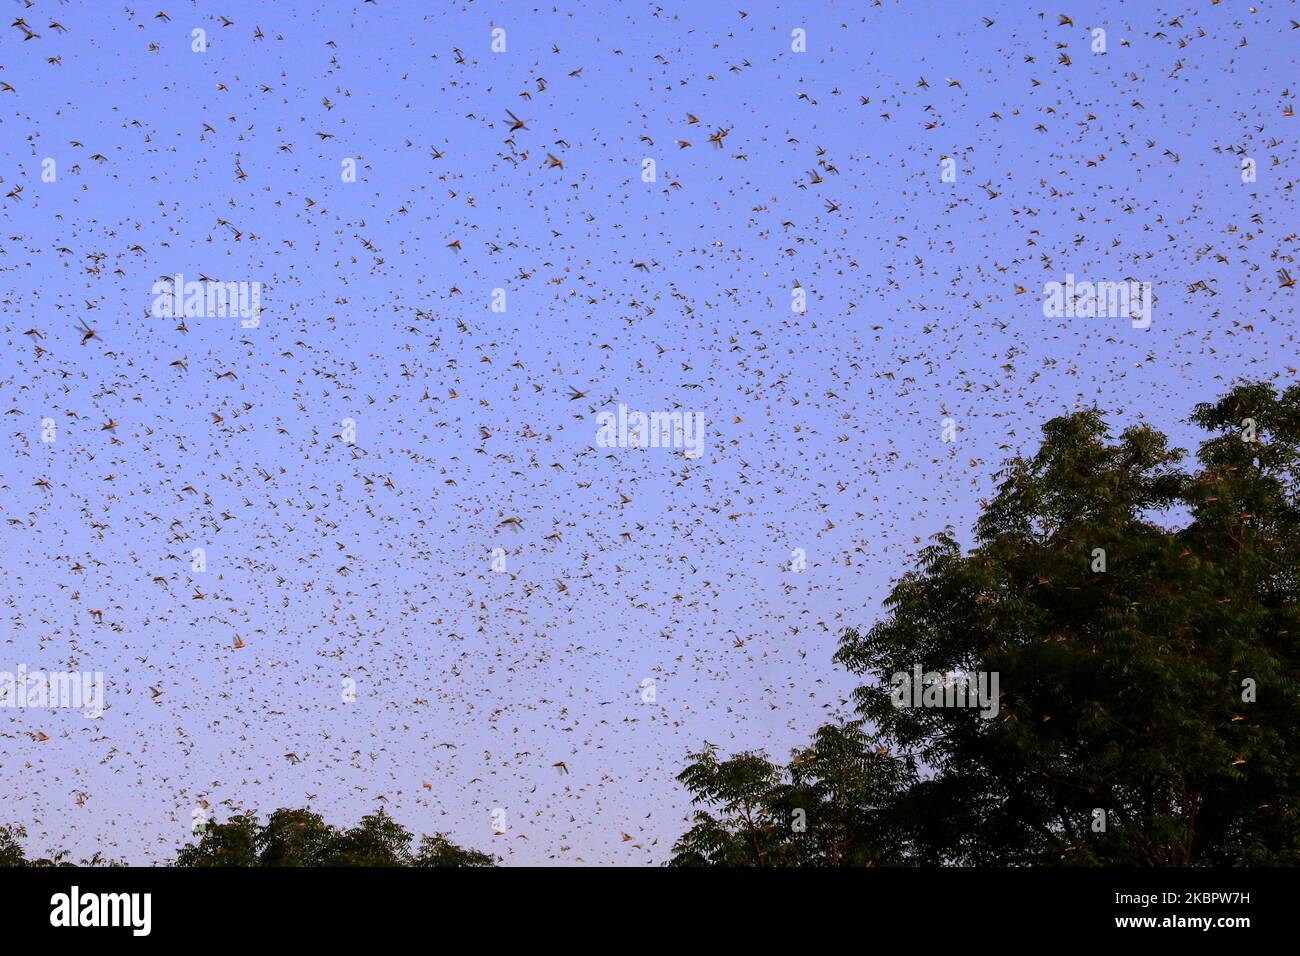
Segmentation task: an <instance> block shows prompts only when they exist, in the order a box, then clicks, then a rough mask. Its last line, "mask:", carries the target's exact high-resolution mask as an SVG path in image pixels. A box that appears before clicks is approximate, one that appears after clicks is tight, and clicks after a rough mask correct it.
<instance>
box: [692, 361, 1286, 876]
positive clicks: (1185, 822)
mask: <svg viewBox="0 0 1300 956" xmlns="http://www.w3.org/2000/svg"><path fill="white" fill-rule="evenodd" d="M1192 421H1193V422H1194V423H1195V424H1197V425H1199V426H1200V427H1202V428H1203V429H1205V430H1207V431H1208V432H1210V437H1209V438H1208V439H1207V440H1206V441H1205V442H1204V443H1203V444H1202V445H1201V447H1200V450H1199V452H1198V454H1197V456H1196V459H1195V465H1194V467H1193V468H1191V469H1190V470H1185V469H1184V458H1185V454H1184V452H1182V451H1181V450H1179V449H1174V448H1171V447H1170V446H1169V444H1168V442H1167V440H1166V438H1165V437H1164V436H1163V435H1162V434H1160V433H1159V432H1157V431H1155V430H1154V429H1152V428H1150V427H1148V426H1134V427H1131V428H1128V429H1126V430H1124V431H1123V432H1122V433H1121V434H1120V435H1119V436H1118V437H1117V438H1112V436H1111V433H1110V430H1109V429H1108V427H1107V425H1106V423H1105V421H1104V420H1103V417H1102V415H1101V414H1100V413H1099V412H1097V411H1092V410H1090V411H1083V412H1078V413H1076V414H1073V415H1069V416H1066V417H1062V418H1057V419H1054V420H1052V421H1050V422H1048V423H1047V424H1046V425H1045V426H1044V427H1043V440H1042V444H1041V447H1040V449H1039V450H1038V452H1037V454H1036V455H1034V456H1033V457H1032V458H1028V459H1022V458H1018V459H1015V460H1013V461H1012V462H1010V463H1009V465H1008V467H1007V468H1006V470H1005V471H1004V472H1003V473H1002V475H1001V476H1000V478H1001V482H1000V484H999V485H998V487H997V492H996V495H995V496H994V498H993V499H992V500H991V501H990V502H987V503H986V504H985V505H984V507H983V510H982V514H981V516H980V518H979V520H978V523H977V525H976V528H975V546H974V547H973V548H972V549H970V550H969V551H968V553H963V552H962V549H961V548H960V546H959V545H958V543H957V542H956V541H955V540H953V539H952V538H951V537H949V536H947V535H938V536H936V537H935V538H934V539H932V541H931V543H930V544H929V545H928V546H927V547H926V548H924V549H923V550H922V551H921V553H920V554H919V555H918V557H917V559H916V562H915V566H914V567H913V568H912V569H911V570H909V571H908V572H907V573H906V574H904V575H903V576H902V578H901V579H900V580H899V581H898V582H897V583H896V585H895V586H894V588H893V589H892V592H891V593H890V595H889V597H888V599H887V601H886V602H885V611H886V615H885V617H884V619H882V620H881V621H879V622H878V623H876V624H875V626H873V627H871V628H870V629H869V630H867V631H866V632H859V631H857V630H852V629H850V630H848V631H846V632H845V633H844V634H843V635H842V637H841V646H840V649H839V652H838V654H837V655H836V660H837V662H838V663H840V664H842V665H844V666H845V667H847V668H848V669H849V670H850V671H851V672H852V673H854V674H855V675H858V676H859V677H861V678H863V680H864V684H863V685H862V686H861V687H860V688H859V689H858V690H857V692H856V694H855V703H856V706H857V709H858V713H859V717H860V719H861V723H860V724H855V725H850V726H848V727H826V728H822V730H820V731H819V732H818V734H817V736H816V738H815V739H814V742H813V745H812V747H810V748H809V749H808V750H806V751H803V752H797V753H796V754H795V755H794V758H793V760H792V761H791V763H790V764H788V765H786V766H785V767H777V766H774V765H773V764H771V763H769V762H768V760H767V758H766V757H765V756H764V755H762V754H755V753H745V754H739V755H737V756H735V757H733V758H730V759H728V760H719V759H718V757H717V755H716V754H715V753H714V752H713V750H712V748H706V749H705V750H704V751H702V752H701V753H698V754H693V755H691V757H690V761H691V762H690V765H689V766H688V767H687V768H686V770H685V771H684V772H683V773H682V774H681V776H680V777H679V779H680V780H681V781H682V782H683V783H684V784H685V785H686V787H687V788H688V789H689V790H690V791H691V793H692V794H693V797H694V799H695V802H696V803H697V804H701V805H704V806H707V807H711V808H714V809H713V810H712V812H709V811H705V810H701V811H700V812H699V813H697V815H696V818H695V822H694V826H693V827H692V828H691V829H690V830H689V831H688V832H687V833H686V834H685V835H683V837H682V838H681V839H680V840H679V842H678V844H677V846H676V848H675V853H676V855H675V856H674V858H673V860H672V863H673V864H675V865H708V864H713V865H801V864H802V865H862V864H871V863H876V864H886V863H910V864H929V865H938V864H982V865H1067V864H1079V865H1117V866H1174V865H1197V864H1222V865H1242V864H1245V865H1252V864H1254V865H1258V864H1294V863H1296V862H1298V861H1300V746H1297V742H1298V741H1300V687H1298V685H1297V675H1300V667H1298V665H1300V621H1297V611H1298V609H1300V601H1298V600H1297V598H1298V596H1300V595H1298V593H1297V590H1298V587H1300V481H1298V480H1297V479H1298V478H1300V387H1292V388H1290V389H1288V390H1287V391H1286V392H1285V393H1283V394H1282V395H1278V394H1277V393H1276V392H1275V391H1274V390H1273V389H1272V388H1271V387H1270V386H1268V385H1262V384H1254V385H1243V386H1240V387H1238V388H1236V389H1234V390H1233V391H1232V392H1231V393H1229V394H1228V395H1227V396H1225V397H1224V398H1222V399H1221V400H1220V401H1218V402H1215V403H1207V404H1203V405H1200V406H1198V407H1197V408H1196V410H1195V413H1194V414H1193V416H1192ZM915 664H919V665H921V668H922V669H923V670H924V671H926V672H936V673H957V674H963V673H979V672H984V673H996V674H997V675H998V677H999V688H1000V698H999V701H998V708H997V713H996V715H995V716H994V717H993V718H992V719H987V718H986V717H985V716H983V715H982V714H981V713H980V712H979V710H977V709H973V708H961V707H933V708H931V707H910V706H905V707H900V706H896V703H895V699H894V697H893V696H891V691H892V689H893V685H892V684H891V679H892V677H893V675H895V674H897V673H899V672H904V673H910V672H911V671H912V668H913V665H915ZM864 728H869V730H867V729H864ZM796 808H802V809H804V810H806V815H807V824H808V825H807V830H806V831H805V832H799V831H798V830H796V829H795V828H793V827H792V824H791V812H792V811H793V810H794V809H796Z"/></svg>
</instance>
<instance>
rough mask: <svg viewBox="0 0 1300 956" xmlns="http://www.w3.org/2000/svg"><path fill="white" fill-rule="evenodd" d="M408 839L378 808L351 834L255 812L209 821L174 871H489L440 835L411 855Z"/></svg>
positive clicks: (302, 813)
mask: <svg viewBox="0 0 1300 956" xmlns="http://www.w3.org/2000/svg"><path fill="white" fill-rule="evenodd" d="M411 840H412V834H411V832H410V831H409V830H407V829H406V828H405V827H403V826H402V825H401V824H399V823H397V822H396V821H395V820H394V819H393V818H392V817H390V816H389V815H388V814H387V812H385V811H384V810H383V809H382V808H381V809H380V810H379V811H378V812H376V813H373V814H370V815H368V816H365V817H362V818H361V822H360V823H359V824H358V825H357V826H355V827H352V828H351V829H339V828H337V827H334V826H331V825H330V824H328V823H326V822H325V820H324V818H322V817H321V816H320V815H319V814H316V813H313V812H312V811H310V810H305V809H304V810H289V809H281V810H276V811H275V812H274V813H272V814H271V815H270V816H269V817H268V818H267V820H266V823H265V824H259V823H258V820H257V815H256V814H255V813H245V814H239V815H236V816H232V817H231V818H230V819H229V820H227V821H226V822H225V823H216V822H210V823H208V824H206V825H205V826H204V827H203V829H202V830H201V831H200V837H199V841H198V842H197V843H191V844H189V845H187V846H185V847H183V848H182V849H181V851H180V853H179V854H177V857H176V861H175V864H174V865H175V866H462V867H465V866H493V865H495V860H494V858H493V857H492V856H490V855H488V854H486V853H480V852H477V851H475V850H464V849H461V848H460V847H458V846H456V844H454V843H452V842H451V841H450V840H448V839H447V838H446V836H444V835H443V834H436V835H434V836H425V837H424V838H423V839H422V840H421V842H420V846H419V850H418V851H417V852H415V853H413V852H412V851H411Z"/></svg>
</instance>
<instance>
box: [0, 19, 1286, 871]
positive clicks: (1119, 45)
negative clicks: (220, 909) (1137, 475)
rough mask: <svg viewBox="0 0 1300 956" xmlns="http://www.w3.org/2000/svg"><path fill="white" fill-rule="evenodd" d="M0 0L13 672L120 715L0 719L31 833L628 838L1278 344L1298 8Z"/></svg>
mask: <svg viewBox="0 0 1300 956" xmlns="http://www.w3.org/2000/svg"><path fill="white" fill-rule="evenodd" d="M7 12H8V16H7V17H6V18H5V19H4V20H3V22H0V217H2V218H3V229H0V305H2V306H3V308H2V317H0V340H2V341H3V351H2V352H0V409H2V410H3V413H4V418H3V421H4V423H5V427H4V429H3V443H4V444H3V446H2V448H0V451H2V452H3V455H4V461H5V465H4V468H3V471H0V491H3V501H4V508H3V517H4V518H5V521H4V522H3V523H0V568H3V575H0V601H2V602H3V612H4V613H3V616H2V617H0V672H14V671H16V670H17V669H18V668H19V667H20V666H21V667H25V668H26V669H27V670H28V671H37V670H43V671H74V672H96V673H102V674H103V677H104V685H105V690H104V694H105V699H104V702H105V706H106V709H105V712H104V714H103V716H102V717H100V718H98V719H89V718H88V717H87V716H86V715H85V714H83V713H82V712H81V710H78V709H75V708H71V707H63V708H12V707H10V708H0V747H2V748H3V749H2V750H0V753H3V758H4V759H3V762H4V765H5V769H6V771H7V772H6V773H5V774H4V775H3V779H2V780H0V807H3V812H0V824H4V823H22V824H26V826H27V828H28V834H29V839H30V844H31V848H32V849H33V850H34V851H36V852H44V851H46V850H48V849H53V848H57V847H67V848H68V849H69V850H70V851H72V853H73V855H74V856H77V855H80V854H87V855H88V854H89V853H91V852H93V851H94V850H95V849H104V850H105V851H106V852H107V853H108V854H109V855H110V856H114V857H116V858H120V859H123V860H125V861H127V862H130V863H136V864H148V863H156V862H161V861H164V860H166V859H168V858H170V857H171V856H172V855H174V852H175V850H176V848H177V847H179V846H180V845H182V844H183V843H185V842H188V841H189V840H190V839H191V826H192V823H193V820H194V819H195V814H196V812H201V813H205V814H207V815H209V816H211V817H212V818H215V819H225V818H226V817H227V816H229V815H230V814H231V813H232V812H235V811H237V810H245V809H256V810H258V811H261V812H262V813H266V812H269V811H271V810H274V809H275V808H277V807H298V806H310V807H311V808H312V809H313V810H316V811H318V812H320V813H321V814H323V815H324V816H325V818H326V819H327V820H329V821H330V822H336V823H343V824H351V823H354V822H355V821H356V820H357V819H359V818H360V817H361V816H362V815H363V814H365V813H369V812H373V811H374V810H375V809H376V807H380V806H382V807H384V808H386V809H387V810H388V812H390V813H391V814H392V815H393V816H394V817H395V818H396V819H397V820H399V821H400V822H402V823H403V824H404V825H405V826H407V827H408V828H410V829H412V830H414V831H416V833H417V834H419V833H421V832H423V833H435V832H445V833H447V834H448V835H449V836H450V837H451V838H452V839H453V840H455V841H456V842H457V843H459V844H461V845H463V846H467V847H472V848H475V849H481V850H485V851H488V852H491V853H494V854H496V855H498V856H500V857H501V858H502V860H503V862H505V863H506V864H531V865H555V864H576V863H587V864H606V865H609V864H618V865H658V864H661V863H663V862H664V861H665V860H666V859H667V858H668V857H669V855H670V851H671V847H672V843H673V840H674V839H675V838H676V837H677V836H678V835H679V834H680V833H682V832H683V831H684V830H685V829H686V827H687V826H688V818H689V815H690V805H689V800H688V797H687V794H686V793H685V791H684V789H683V788H682V787H681V786H680V785H679V784H678V783H677V782H676V781H675V779H674V778H675V776H676V774H677V773H679V772H680V770H681V769H682V767H683V766H684V765H685V763H686V758H687V754H688V753H690V752H691V751H693V750H697V749H699V748H700V747H702V746H703V745H704V744H705V742H709V743H712V744H716V745H717V746H718V747H719V748H720V750H721V751H723V752H727V753H730V752H734V751H737V750H743V749H750V748H757V747H762V748H765V749H766V750H767V752H768V753H769V754H770V755H772V756H774V757H778V758H782V759H784V758H786V757H787V756H788V754H789V752H790V749H791V748H792V747H795V746H797V745H799V744H801V743H802V742H804V741H806V740H807V738H808V736H809V735H810V734H811V733H812V732H813V731H814V730H815V729H816V728H817V727H818V726H819V725H821V724H823V723H825V722H827V721H830V720H833V719H837V718H846V717H849V716H851V715H852V712H853V711H852V705H851V704H850V703H849V702H848V700H847V698H848V694H849V691H850V689H851V688H852V687H853V686H855V680H854V678H853V677H852V676H851V675H848V674H846V673H845V672H843V671H842V670H841V669H840V668H837V667H836V666H835V665H834V664H833V663H832V655H833V654H834V652H835V650H836V647H837V644H838V636H839V634H840V632H841V631H842V630H843V629H844V628H845V627H849V626H852V627H860V628H866V627H869V626H870V625H871V624H872V623H873V622H874V621H875V620H877V619H878V618H879V616H880V615H881V613H882V608H881V601H882V599H883V598H884V597H885V595H886V594H887V593H888V589H889V586H890V583H891V582H892V581H893V580H895V579H896V578H897V577H898V576H899V575H900V574H902V573H903V572H904V571H905V570H907V568H908V567H909V563H910V561H911V558H912V556H913V555H914V554H915V553H916V552H917V551H918V550H919V548H920V547H921V545H922V544H923V543H924V542H925V541H926V540H927V539H928V538H929V537H930V536H931V535H934V534H936V533H938V532H941V531H943V530H945V529H950V530H951V531H953V532H954V533H955V534H956V535H957V537H958V538H959V540H961V541H963V542H966V543H969V541H970V527H971V524H972V522H973V520H974V518H975V516H976V515H977V513H978V510H979V503H980V500H981V499H982V498H987V497H988V496H989V495H990V494H991V492H992V490H993V488H994V487H995V484H996V477H995V476H996V474H997V472H998V470H999V468H1000V466H1001V464H1002V462H1004V461H1005V460H1006V459H1008V458H1010V457H1012V456H1014V455H1016V454H1032V453H1033V451H1034V450H1035V449H1036V447H1037V441H1038V438H1039V434H1040V432H1039V429H1040V427H1041V425H1042V424H1043V423H1044V422H1045V421H1047V420H1048V419H1050V418H1052V417H1053V416H1056V415H1059V414H1062V413H1065V412H1069V411H1071V410H1075V409H1078V408H1083V407H1091V406H1094V405H1095V406H1097V407H1100V408H1101V409H1103V410H1104V411H1105V413H1106V416H1107V420H1108V421H1109V422H1110V423H1111V424H1112V425H1114V426H1116V427H1117V428H1119V427H1123V426H1124V425H1127V424H1131V423H1135V422H1138V421H1145V422H1148V423H1151V424H1152V425H1154V426H1156V427H1158V428H1160V429H1161V430H1163V431H1166V432H1167V433H1168V434H1170V435H1171V436H1172V438H1173V439H1174V442H1175V444H1178V445H1181V446H1183V447H1186V448H1189V449H1194V448H1195V444H1196V442H1197V441H1198V440H1199V439H1198V434H1197V433H1196V431H1195V430H1194V429H1193V428H1192V427H1191V426H1190V425H1188V424H1187V421H1186V419H1187V416H1188V414H1189V413H1190V412H1191V410H1192V408H1193V406H1194V405H1195V404H1196V403H1197V402H1201V401H1207V400H1210V399H1212V398H1215V397H1217V396H1219V395H1221V394H1222V393H1224V392H1226V391H1227V389H1228V388H1229V386H1230V385H1231V384H1232V383H1233V382H1235V381H1238V380H1241V379H1251V380H1266V381H1270V382H1275V383H1276V384H1278V385H1288V384H1292V383H1293V382H1294V381H1295V380H1296V366H1300V354H1297V351H1298V350H1297V345H1296V341H1295V331H1296V329H1295V318H1294V305H1295V302H1296V296H1297V289H1296V288H1295V286H1294V283H1290V284H1288V282H1287V279H1288V278H1289V276H1290V275H1291V274H1296V275H1300V271H1297V269H1296V266H1295V264H1294V256H1295V250H1296V247H1297V239H1298V237H1297V234H1296V230H1297V228H1300V227H1298V226H1297V223H1300V218H1298V217H1297V215H1296V203H1295V194H1294V191H1293V186H1294V184H1295V172H1294V169H1295V162H1296V147H1295V137H1296V125H1297V123H1300V120H1298V119H1297V118H1295V117H1294V116H1293V115H1291V114H1292V113H1293V112H1294V106H1295V103H1296V89H1295V85H1296V84H1297V82H1300V72H1298V71H1297V69H1296V62H1295V56H1294V50H1295V49H1296V43H1297V40H1300V31H1297V30H1295V29H1294V27H1295V24H1294V22H1293V18H1296V19H1300V10H1297V7H1296V4H1294V3H1270V2H1255V3H1253V4H1249V5H1248V4H1245V3H1240V2H1236V0H1230V2H1224V3H1211V2H1210V0H1202V2H1197V3H1192V4H1172V5H1168V4H1156V3H1149V2H1129V3H1074V2H1072V3H1070V4H1069V5H1066V6H1062V7H1060V8H1059V9H1058V8H1056V7H1053V8H1043V9H1034V8H1032V7H1028V6H1026V5H1024V4H1019V3H998V2H986V3H978V4H973V3H957V2H916V0H899V2H895V0H884V2H881V3H867V2H856V3H849V2H842V3H821V2H808V3H798V4H778V3H752V4H739V5H737V4H709V3H693V4H673V3H663V4H655V3H634V2H629V3H616V2H610V3H590V2H589V3H583V4H564V3H561V4H557V5H551V4H547V5H542V6H531V5H528V4H523V3H495V4H482V3H457V4H439V3H430V2H424V3H419V2H414V0H378V2H376V3H369V2H366V3H357V4H348V3H339V4H332V3H318V4H309V3H300V2H295V0H286V2H282V3H251V2H245V0H221V2H215V3H208V2H191V3H171V2H170V0H168V2H167V3H164V4H163V5H161V6H157V5H155V6H152V7H142V6H134V7H124V6H123V5H121V4H114V3H89V2H88V3H77V2H53V0H37V2H35V3H32V4H30V5H29V4H27V3H25V2H23V3H10V4H8V10H7ZM163 13H165V16H163V15H162V14H163ZM1063 13H1064V14H1066V16H1065V17H1062V16H1061V14H1063ZM14 19H18V20H19V21H20V23H19V24H18V25H12V26H11V20H14ZM1062 20H1064V21H1065V22H1062ZM498 28H499V29H500V30H502V31H504V33H498V34H496V35H495V36H496V42H497V46H498V47H500V46H501V45H502V44H504V49H503V50H500V51H499V52H494V49H493V45H494V33H493V31H494V29H498ZM1095 28H1099V29H1101V30H1102V31H1104V32H1103V33H1102V34H1100V35H1099V34H1096V33H1095V32H1094V29H1095ZM195 30H202V31H205V33H204V34H203V35H202V37H201V39H202V41H203V42H202V43H200V42H199V40H196V39H195V37H194V34H193V31H195ZM799 31H802V33H801V32H799ZM29 34H34V35H33V36H31V37H30V38H25V37H27V36H28V35H29ZM196 45H198V46H202V47H204V48H203V49H201V50H196V49H195V46H196ZM801 47H803V49H800V48H801ZM512 115H513V117H517V119H518V121H519V122H518V123H516V122H515V120H514V119H512ZM512 127H517V128H514V129H512ZM684 144H685V145H684ZM548 157H549V158H548ZM945 158H947V159H949V160H950V162H948V163H945ZM47 160H52V163H49V162H47ZM350 160H351V161H354V162H355V177H351V176H349V175H348V173H349V170H350V168H351V167H350V166H349V161H350ZM647 160H651V161H653V164H652V166H649V165H647V163H646V161H647ZM1245 160H1248V161H1249V162H1243V161H1245ZM649 170H652V174H651V172H649ZM945 173H947V175H945ZM352 179H354V180H355V181H351V180H352ZM647 179H648V180H649V181H647ZM178 273H179V274H181V275H183V276H184V277H185V279H186V280H194V281H199V280H201V279H204V278H205V277H206V278H208V279H212V280H219V281H221V282H226V283H248V284H251V283H259V284H260V286H259V290H260V300H261V314H260V321H259V322H258V323H257V324H256V326H255V327H245V325H244V323H243V322H242V321H241V318H240V317H239V316H230V315H225V316H220V315H208V314H193V315H192V314H186V315H185V316H184V317H183V318H178V317H168V316H164V315H160V314H157V313H158V310H157V309H155V308H154V306H155V293H154V291H153V290H154V288H155V283H156V282H158V281H159V280H161V279H165V278H166V277H169V276H175V275H176V274H178ZM1067 275H1068V276H1073V277H1074V281H1075V282H1076V283H1079V282H1093V283H1095V282H1116V283H1124V284H1125V289H1127V288H1128V286H1127V283H1130V282H1131V283H1135V284H1137V287H1140V286H1141V284H1143V283H1149V284H1150V289H1151V291H1152V294H1153V304H1152V308H1151V322H1150V326H1149V327H1147V328H1140V327H1135V325H1134V323H1133V322H1132V321H1131V320H1130V318H1129V316H1128V315H1127V314H1109V315H1086V314H1085V315H1074V316H1060V317H1057V316H1048V315H1046V314H1045V312H1044V300H1045V298H1046V296H1045V294H1044V286H1045V284H1047V283H1051V282H1065V280H1066V278H1067ZM497 290H499V291H497ZM800 292H802V295H800ZM801 298H802V299H803V300H804V302H803V303H802V304H803V309H802V310H800V309H799V305H800V304H801V303H800V299H801ZM494 303H495V304H496V305H497V306H498V307H497V308H496V309H494V308H493V306H494ZM1103 311H1104V310H1103ZM180 326H183V328H181V327H180ZM88 330H89V331H93V332H94V335H93V336H88V335H87V331H88ZM620 405H623V406H626V409H627V410H628V411H629V412H643V413H647V414H649V413H651V412H669V411H678V412H681V413H683V414H684V415H687V416H690V415H693V414H697V413H698V414H699V415H702V417H703V421H704V432H703V439H702V447H701V454H700V455H699V456H698V457H688V456H687V455H686V454H685V451H686V449H685V448H683V447H659V448H655V447H651V448H640V447H602V446H601V445H600V444H598V442H597V438H598V432H599V425H598V416H599V415H600V413H601V412H602V411H610V412H613V413H615V414H617V412H618V409H619V406H620ZM46 419H52V420H53V421H54V422H55V423H56V428H55V430H54V434H53V438H52V440H43V435H42V432H43V431H46V426H45V425H44V424H43V423H44V421H45V420H46ZM946 421H947V435H946V436H945V428H946ZM353 428H354V429H355V436H354V437H353V433H352V429H353ZM945 437H947V438H950V439H953V440H945ZM349 438H353V440H351V441H349V440H348V439H349ZM679 444H680V443H679ZM498 548H499V549H501V552H503V553H504V571H501V570H494V549H498ZM194 549H203V554H204V558H205V561H206V567H205V568H204V569H203V570H194V569H193V558H192V552H193V550H194ZM501 552H498V553H497V554H496V560H497V566H498V567H500V566H501V563H500V562H501V558H502V553H501ZM800 554H802V556H803V557H804V559H805V560H806V567H804V568H803V569H802V570H796V569H794V568H792V562H797V561H798V559H799V556H800ZM92 611H99V612H102V614H99V615H92V614H91V612H92ZM350 691H352V692H354V693H350ZM353 697H354V698H355V699H352V698H353ZM647 698H649V699H647ZM447 745H451V746H447ZM497 809H499V810H502V811H504V813H502V814H498V815H497V818H496V821H494V818H493V811H494V810H497ZM500 821H504V824H505V828H504V832H496V831H497V829H499V827H498V828H494V822H500Z"/></svg>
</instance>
